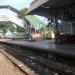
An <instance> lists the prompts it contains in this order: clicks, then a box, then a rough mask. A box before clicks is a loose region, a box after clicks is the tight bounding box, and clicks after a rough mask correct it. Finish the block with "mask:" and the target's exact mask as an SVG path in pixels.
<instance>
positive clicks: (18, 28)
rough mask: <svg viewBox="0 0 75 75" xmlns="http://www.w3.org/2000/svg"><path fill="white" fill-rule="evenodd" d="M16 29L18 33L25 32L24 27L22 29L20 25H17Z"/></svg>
mask: <svg viewBox="0 0 75 75" xmlns="http://www.w3.org/2000/svg"><path fill="white" fill-rule="evenodd" d="M16 31H17V32H18V33H25V29H23V28H21V27H19V26H17V29H16Z"/></svg>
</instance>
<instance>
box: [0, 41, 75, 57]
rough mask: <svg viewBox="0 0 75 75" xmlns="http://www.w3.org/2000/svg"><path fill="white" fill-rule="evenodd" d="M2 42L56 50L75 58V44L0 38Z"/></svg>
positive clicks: (49, 50)
mask: <svg viewBox="0 0 75 75" xmlns="http://www.w3.org/2000/svg"><path fill="white" fill-rule="evenodd" d="M0 41H1V42H6V43H11V44H17V45H20V46H23V47H30V48H33V49H35V50H36V49H38V50H41V51H42V50H43V51H46V52H54V53H57V54H59V55H63V56H68V57H73V58H75V44H55V43H54V40H45V41H36V42H30V41H25V40H0Z"/></svg>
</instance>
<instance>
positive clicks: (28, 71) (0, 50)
mask: <svg viewBox="0 0 75 75" xmlns="http://www.w3.org/2000/svg"><path fill="white" fill-rule="evenodd" d="M5 49H6V47H4V46H0V53H2V54H3V55H4V56H5V57H6V58H7V59H9V60H10V61H11V62H12V63H13V64H14V65H15V66H16V67H17V68H18V69H19V70H20V71H21V72H23V75H38V74H36V73H35V72H34V71H33V70H31V69H30V68H28V67H27V66H26V65H25V64H24V63H23V62H21V61H20V60H18V59H16V58H15V57H13V56H12V55H11V54H9V53H7V52H5V51H4V50H5Z"/></svg>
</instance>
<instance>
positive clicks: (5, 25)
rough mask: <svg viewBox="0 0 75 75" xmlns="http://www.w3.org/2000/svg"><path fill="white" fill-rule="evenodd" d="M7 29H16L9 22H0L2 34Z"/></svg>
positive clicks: (12, 30)
mask: <svg viewBox="0 0 75 75" xmlns="http://www.w3.org/2000/svg"><path fill="white" fill-rule="evenodd" d="M8 30H9V31H11V32H14V31H15V30H16V29H15V27H14V26H13V24H12V23H10V22H0V31H1V32H3V35H4V34H5V33H7V32H8Z"/></svg>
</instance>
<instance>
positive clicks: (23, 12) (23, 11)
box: [19, 8, 28, 18]
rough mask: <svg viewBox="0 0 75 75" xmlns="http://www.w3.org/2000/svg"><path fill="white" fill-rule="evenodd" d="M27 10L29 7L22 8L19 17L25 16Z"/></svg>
mask: <svg viewBox="0 0 75 75" xmlns="http://www.w3.org/2000/svg"><path fill="white" fill-rule="evenodd" d="M27 10H28V9H27V8H23V9H21V10H20V13H21V15H19V18H24V16H25V13H26V12H27Z"/></svg>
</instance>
